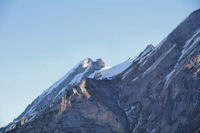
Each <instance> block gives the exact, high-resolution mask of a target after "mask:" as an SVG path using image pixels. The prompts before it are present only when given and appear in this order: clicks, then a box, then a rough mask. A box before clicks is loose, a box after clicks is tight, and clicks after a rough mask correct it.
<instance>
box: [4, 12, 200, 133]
mask: <svg viewBox="0 0 200 133" xmlns="http://www.w3.org/2000/svg"><path fill="white" fill-rule="evenodd" d="M87 60H89V61H86V62H91V64H93V65H88V64H90V63H86V64H87V65H86V67H84V64H83V63H82V65H80V70H79V71H76V72H77V73H73V74H74V75H71V78H67V80H66V79H65V80H62V82H60V83H59V85H58V86H56V87H54V88H53V91H51V92H50V93H48V96H46V95H45V97H43V95H42V96H40V97H42V100H39V101H40V102H36V101H37V100H36V101H35V102H34V103H32V105H30V106H29V107H28V108H27V109H26V111H25V112H24V113H23V114H22V115H21V116H20V117H18V118H17V119H16V120H15V121H14V122H13V123H11V124H9V125H8V126H7V127H5V128H2V129H0V130H1V131H0V132H3V133H4V132H13V133H23V132H24V133H41V132H45V133H46V132H47V133H48V132H49V133H50V132H53V133H199V132H200V10H197V11H195V12H193V13H192V14H191V15H190V16H189V17H188V18H187V19H186V20H184V21H183V22H182V23H181V24H180V25H179V26H178V27H177V28H176V29H175V30H174V31H173V32H172V33H170V34H169V35H168V36H167V37H166V38H165V39H164V40H163V41H162V42H161V43H160V44H159V45H158V46H157V47H155V48H154V47H153V46H152V45H149V46H148V47H147V48H146V49H145V50H144V51H143V52H142V53H141V54H140V55H139V56H138V57H137V58H136V59H134V60H133V59H131V60H128V61H127V62H128V63H130V62H131V63H130V65H128V67H127V66H126V67H125V68H124V69H123V71H121V72H120V73H118V74H116V75H114V76H112V77H109V76H107V77H106V76H105V75H106V74H105V72H107V73H108V72H109V71H110V72H111V71H113V69H116V70H118V71H119V70H120V69H118V68H119V66H120V67H122V66H124V65H123V64H122V65H119V66H118V67H116V68H112V69H107V70H102V71H101V70H100V69H102V68H103V67H105V66H104V63H103V62H102V60H97V61H96V62H94V61H92V60H91V59H87ZM128 63H127V64H128ZM94 64H95V65H94ZM125 64H126V62H125ZM91 66H92V67H91ZM93 66H95V67H93ZM87 68H90V69H87ZM92 68H93V69H92ZM86 69H87V71H86ZM88 70H90V71H88ZM80 71H81V73H83V72H85V73H84V76H82V77H81V79H80V80H79V82H74V83H73V84H70V83H71V81H73V78H74V77H76V75H77V74H80ZM73 72H74V71H73ZM107 75H108V74H107ZM110 75H112V74H110ZM65 87H66V88H65ZM62 88H65V89H64V90H63V89H62ZM61 90H62V91H61ZM60 91H61V93H60ZM58 93H59V95H58ZM57 95H58V96H57ZM55 96H57V98H55ZM52 99H53V100H52ZM46 100H47V101H48V102H46ZM41 103H45V104H43V105H45V106H43V105H41ZM40 106H43V107H42V108H39V107H40ZM35 107H36V108H35ZM30 108H32V109H34V111H33V112H32V113H27V112H31V111H30Z"/></svg>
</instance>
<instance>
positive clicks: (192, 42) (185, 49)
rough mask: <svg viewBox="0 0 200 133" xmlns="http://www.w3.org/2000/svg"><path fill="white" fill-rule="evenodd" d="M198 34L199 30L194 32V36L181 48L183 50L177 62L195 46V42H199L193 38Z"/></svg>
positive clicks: (199, 39) (199, 38) (198, 39)
mask: <svg viewBox="0 0 200 133" xmlns="http://www.w3.org/2000/svg"><path fill="white" fill-rule="evenodd" d="M199 33H200V29H199V30H197V31H196V32H195V34H194V35H193V36H192V37H191V38H190V39H189V40H188V41H187V42H186V43H185V45H184V46H183V50H182V52H181V56H180V57H179V60H178V61H180V60H181V59H182V58H183V57H184V56H185V54H186V53H188V52H189V51H190V50H191V49H192V48H193V47H194V46H195V45H197V42H199V41H200V37H198V38H196V39H195V37H196V36H197V35H198V34H199Z"/></svg>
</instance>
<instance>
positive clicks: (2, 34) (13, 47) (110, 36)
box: [0, 0, 200, 126]
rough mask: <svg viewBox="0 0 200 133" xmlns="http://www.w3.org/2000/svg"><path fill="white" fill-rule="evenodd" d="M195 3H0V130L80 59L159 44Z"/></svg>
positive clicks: (120, 56) (113, 58) (110, 59)
mask: <svg viewBox="0 0 200 133" xmlns="http://www.w3.org/2000/svg"><path fill="white" fill-rule="evenodd" d="M198 1H199V0H166V1H164V0H152V1H151V2H150V0H62V1H61V0H48V1H45V0H26V1H25V0H13V1H12V0H0V62H1V65H0V126H4V125H5V124H7V123H8V122H10V121H12V120H13V119H14V118H15V117H17V116H18V115H19V114H20V113H21V112H22V111H23V110H24V109H25V107H26V106H27V105H28V104H29V103H31V102H32V101H33V100H34V99H35V98H36V97H37V96H38V95H39V94H41V93H42V91H43V90H45V89H47V88H48V87H49V86H50V85H52V84H53V83H54V82H55V81H56V80H58V79H59V78H60V77H61V76H63V75H64V74H65V73H66V72H67V71H68V70H70V69H71V68H72V67H73V66H74V65H76V64H77V63H78V62H79V61H80V60H82V59H84V58H86V57H91V58H93V59H96V58H99V57H101V58H102V59H103V60H104V61H105V62H106V64H108V65H115V64H117V63H120V62H122V61H124V60H126V59H128V58H129V57H135V56H136V55H138V54H139V52H141V51H142V50H143V49H144V48H145V47H146V45H148V44H153V45H157V44H158V43H159V42H160V41H161V40H162V39H163V38H164V37H165V36H166V35H167V34H168V33H170V32H171V31H172V30H173V29H174V28H175V27H176V26H177V25H178V24H179V23H180V22H181V21H182V20H183V19H185V18H186V17H187V16H188V15H189V14H190V13H191V12H192V11H194V10H196V9H198V8H199V7H200V2H198Z"/></svg>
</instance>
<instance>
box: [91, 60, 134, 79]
mask: <svg viewBox="0 0 200 133" xmlns="http://www.w3.org/2000/svg"><path fill="white" fill-rule="evenodd" d="M133 61H134V60H133V59H128V60H126V61H124V62H123V63H121V64H118V65H116V66H113V67H110V68H106V69H102V70H99V71H96V72H95V73H93V74H91V75H90V76H89V78H95V76H96V74H100V76H99V77H97V79H112V78H113V77H114V76H117V75H119V74H120V73H122V72H124V71H125V70H126V69H127V68H128V67H129V66H130V65H132V63H133Z"/></svg>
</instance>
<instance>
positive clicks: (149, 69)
mask: <svg viewBox="0 0 200 133" xmlns="http://www.w3.org/2000/svg"><path fill="white" fill-rule="evenodd" d="M175 46H176V45H175V44H174V45H173V46H172V47H171V48H170V49H169V50H168V51H167V52H165V53H164V54H162V55H161V56H160V57H159V58H158V59H157V60H156V61H155V62H154V63H153V64H152V65H151V66H150V67H149V68H148V69H147V70H146V71H145V72H144V73H143V75H142V76H143V77H144V76H146V75H147V74H149V73H150V72H151V71H153V70H154V69H155V68H156V67H157V66H158V65H159V64H160V62H161V61H162V60H163V59H164V58H165V57H166V56H167V55H168V54H169V53H170V52H171V51H172V50H173V49H174V47H175Z"/></svg>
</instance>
